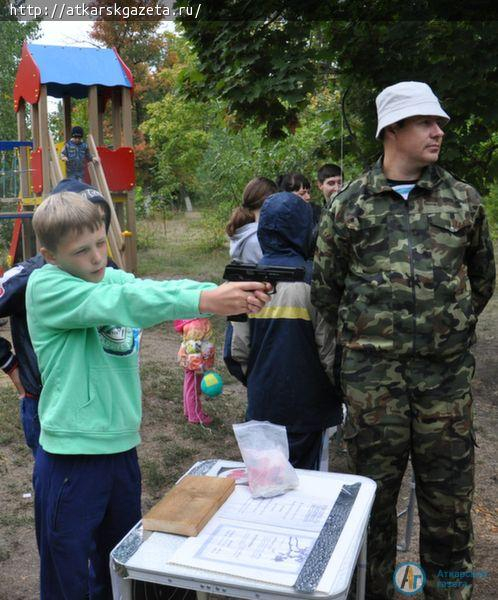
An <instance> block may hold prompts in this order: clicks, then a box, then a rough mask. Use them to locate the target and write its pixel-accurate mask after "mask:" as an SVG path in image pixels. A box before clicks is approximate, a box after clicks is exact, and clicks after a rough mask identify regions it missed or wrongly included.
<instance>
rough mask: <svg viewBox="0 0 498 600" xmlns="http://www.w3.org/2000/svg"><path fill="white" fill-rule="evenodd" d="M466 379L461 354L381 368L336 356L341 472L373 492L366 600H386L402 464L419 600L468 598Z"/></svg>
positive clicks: (379, 361)
mask: <svg viewBox="0 0 498 600" xmlns="http://www.w3.org/2000/svg"><path fill="white" fill-rule="evenodd" d="M473 374H474V357H473V355H472V354H471V353H470V352H467V353H465V354H463V355H460V356H458V357H455V358H452V359H446V360H440V361H437V360H434V359H432V360H430V359H419V358H409V359H406V360H396V359H387V358H386V357H384V356H382V355H379V354H376V353H366V352H360V351H353V350H349V349H346V348H345V349H344V356H343V359H342V369H341V383H342V388H343V392H344V395H345V399H346V404H347V407H348V416H347V419H346V424H345V427H344V438H345V440H346V442H347V446H348V459H349V463H350V464H349V467H350V469H351V470H352V472H354V473H357V474H359V475H364V476H366V477H370V478H372V479H374V480H375V481H376V483H377V493H376V498H375V502H374V506H373V509H372V515H371V519H370V525H369V534H368V550H367V552H368V571H367V595H366V598H368V599H370V600H387V599H390V598H393V596H394V584H393V579H392V578H393V572H394V568H395V564H396V538H397V516H396V502H397V499H398V493H399V489H400V485H401V481H402V479H403V474H404V472H405V469H406V466H407V462H408V458H409V456H411V462H412V465H413V470H414V473H415V483H416V494H417V504H418V512H419V517H420V562H421V565H422V567H423V569H424V570H425V573H426V575H427V582H426V584H425V586H424V593H425V597H426V598H430V599H437V600H439V599H445V600H446V599H451V600H456V599H462V600H463V599H467V598H470V597H471V595H472V581H471V573H470V571H471V570H472V554H473V532H472V521H471V516H470V510H471V506H472V496H473V489H474V433H473V427H472V396H471V392H470V382H471V379H472V376H473ZM448 572H449V573H448ZM462 572H465V573H466V574H467V575H463V576H462V574H461V573H462ZM452 577H453V578H452ZM462 577H463V579H462ZM455 578H456V579H455ZM451 581H454V583H453V585H452V584H451ZM462 583H463V586H462V587H459V586H460V585H462Z"/></svg>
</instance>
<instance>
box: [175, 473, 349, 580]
mask: <svg viewBox="0 0 498 600" xmlns="http://www.w3.org/2000/svg"><path fill="white" fill-rule="evenodd" d="M340 489H341V486H340V485H334V486H326V490H323V491H324V492H325V493H324V495H323V496H312V495H309V494H305V493H303V492H301V491H299V490H293V491H291V492H287V493H286V494H284V495H282V496H277V497H275V498H267V499H254V498H252V497H251V494H250V492H249V489H248V488H247V487H245V486H236V488H235V491H234V492H233V493H232V495H231V496H230V497H229V498H228V500H227V501H226V502H225V504H224V505H223V506H222V507H221V508H220V509H219V510H218V511H217V513H216V514H215V515H214V516H213V518H212V519H211V520H210V522H209V523H208V524H207V525H206V527H205V528H204V529H203V530H202V531H201V533H200V534H199V535H198V536H197V537H192V538H188V539H187V540H186V541H185V543H184V544H182V546H181V547H180V548H179V549H178V550H177V551H176V552H175V554H174V555H173V557H172V558H171V559H170V561H169V562H171V563H174V564H178V565H183V566H190V567H194V568H197V569H205V570H208V571H215V572H218V573H226V574H230V575H235V576H238V577H245V578H249V579H256V580H258V581H265V582H269V583H276V584H281V585H288V586H292V585H294V582H295V580H296V578H297V576H298V574H299V572H300V570H301V568H302V566H303V564H304V562H305V561H306V558H307V556H308V554H309V553H310V551H311V549H312V547H313V544H314V543H315V541H316V539H317V537H318V534H319V533H320V530H321V528H322V526H323V524H324V523H325V521H326V519H327V516H328V514H329V513H330V511H331V509H332V506H333V505H334V502H335V500H336V498H337V496H338V494H339V492H340Z"/></svg>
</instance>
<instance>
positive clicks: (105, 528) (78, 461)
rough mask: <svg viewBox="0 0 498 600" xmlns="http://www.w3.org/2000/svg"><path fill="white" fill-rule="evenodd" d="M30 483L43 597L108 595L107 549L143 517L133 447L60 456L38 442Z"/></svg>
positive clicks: (93, 599) (96, 598) (68, 599)
mask: <svg viewBox="0 0 498 600" xmlns="http://www.w3.org/2000/svg"><path fill="white" fill-rule="evenodd" d="M34 487H35V524H36V535H37V541H38V548H39V551H40V598H41V600H85V599H88V598H90V600H109V599H110V598H112V593H111V581H110V573H109V553H110V551H111V550H112V548H113V547H114V546H115V545H116V544H117V543H118V542H119V540H120V539H121V538H122V537H123V536H124V535H125V534H126V533H127V532H128V531H129V530H130V529H131V528H132V527H133V525H135V523H137V521H139V519H140V517H141V511H140V494H141V479H140V468H139V466H138V460H137V453H136V450H135V449H134V448H133V449H132V450H128V451H127V452H121V453H118V454H106V455H102V454H99V455H62V454H50V453H48V452H45V451H44V450H43V448H42V447H41V446H40V447H39V448H38V453H37V456H36V461H35V471H34Z"/></svg>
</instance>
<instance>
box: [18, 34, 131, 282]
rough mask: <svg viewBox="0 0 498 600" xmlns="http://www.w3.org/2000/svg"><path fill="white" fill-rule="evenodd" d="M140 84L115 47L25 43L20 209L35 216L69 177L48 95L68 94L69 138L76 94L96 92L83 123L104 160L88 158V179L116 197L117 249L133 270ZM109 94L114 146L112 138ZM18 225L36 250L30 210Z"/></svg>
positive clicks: (112, 201) (26, 248) (25, 252)
mask: <svg viewBox="0 0 498 600" xmlns="http://www.w3.org/2000/svg"><path fill="white" fill-rule="evenodd" d="M132 91H133V76H132V74H131V72H130V70H129V69H128V67H127V66H126V64H125V63H124V62H123V60H122V59H121V57H120V56H119V54H118V53H117V51H116V50H115V49H99V48H80V47H66V46H46V45H37V44H27V43H24V45H23V48H22V54H21V61H20V63H19V67H18V70H17V76H16V80H15V87H14V108H15V111H16V113H17V130H18V138H19V142H20V144H19V146H18V148H19V164H20V166H19V169H18V172H19V174H20V185H19V204H18V212H19V213H20V214H19V215H16V216H18V217H21V215H22V216H24V217H26V216H29V215H28V213H30V212H31V213H32V211H33V210H34V209H35V207H36V206H37V205H38V204H39V203H40V202H41V201H42V200H43V198H45V197H46V196H47V195H49V194H50V191H51V190H52V188H53V187H54V186H55V185H57V183H58V182H59V181H60V180H61V179H63V177H64V175H63V168H62V166H61V162H60V156H59V155H60V152H58V151H57V149H56V145H55V143H54V140H53V138H52V135H51V133H50V130H49V127H48V104H47V98H48V96H52V97H55V98H62V102H63V119H64V139H65V140H69V138H70V137H71V129H72V125H73V124H72V119H71V116H72V115H71V100H72V99H73V98H74V99H82V98H88V124H85V123H77V124H78V125H82V126H83V128H84V130H85V131H88V136H87V140H86V141H87V143H88V147H89V150H90V153H91V154H92V155H93V156H97V157H98V158H99V161H98V162H97V163H89V164H88V173H87V174H86V177H85V181H87V182H88V183H91V184H92V185H93V186H95V187H96V188H97V189H98V190H99V191H100V193H101V194H102V196H103V197H104V198H105V199H106V201H107V202H108V204H109V207H110V209H111V226H110V229H109V233H108V242H109V247H110V251H111V255H112V258H113V260H114V261H115V262H116V263H117V264H118V266H119V267H121V268H124V269H126V270H128V271H136V266H137V252H136V217H135V198H134V187H135V157H134V152H133V138H132V116H131V97H132V96H131V94H132ZM108 102H110V103H111V135H112V148H110V147H107V146H105V145H104V114H105V112H106V106H107V104H108ZM26 104H30V106H31V131H32V137H33V140H32V149H31V148H30V146H31V144H30V143H29V142H28V140H27V123H26ZM75 124H76V123H75ZM21 222H22V226H21ZM15 227H17V229H18V231H21V232H22V233H21V238H22V258H23V259H25V258H28V257H29V256H32V255H33V254H34V253H35V252H36V248H35V245H34V236H33V233H32V228H31V223H30V220H29V218H22V219H21V218H18V219H16V226H15ZM11 253H12V249H11ZM14 254H15V250H14Z"/></svg>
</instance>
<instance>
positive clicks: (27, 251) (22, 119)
mask: <svg viewBox="0 0 498 600" xmlns="http://www.w3.org/2000/svg"><path fill="white" fill-rule="evenodd" d="M17 138H18V139H19V141H21V142H25V141H26V138H27V135H26V104H25V103H24V101H21V104H20V106H19V110H18V111H17ZM28 152H29V148H28V147H21V148H19V170H20V171H21V172H20V174H19V175H20V177H19V191H20V195H21V201H22V199H24V198H27V197H28V196H30V195H31V188H30V185H29V182H30V177H29V173H28V166H29V161H28ZM22 208H23V210H26V208H25V207H24V206H22ZM21 242H22V256H23V260H26V259H27V258H30V257H31V256H33V255H34V254H36V239H35V232H34V231H33V226H32V225H31V220H28V219H23V220H22V235H21Z"/></svg>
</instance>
